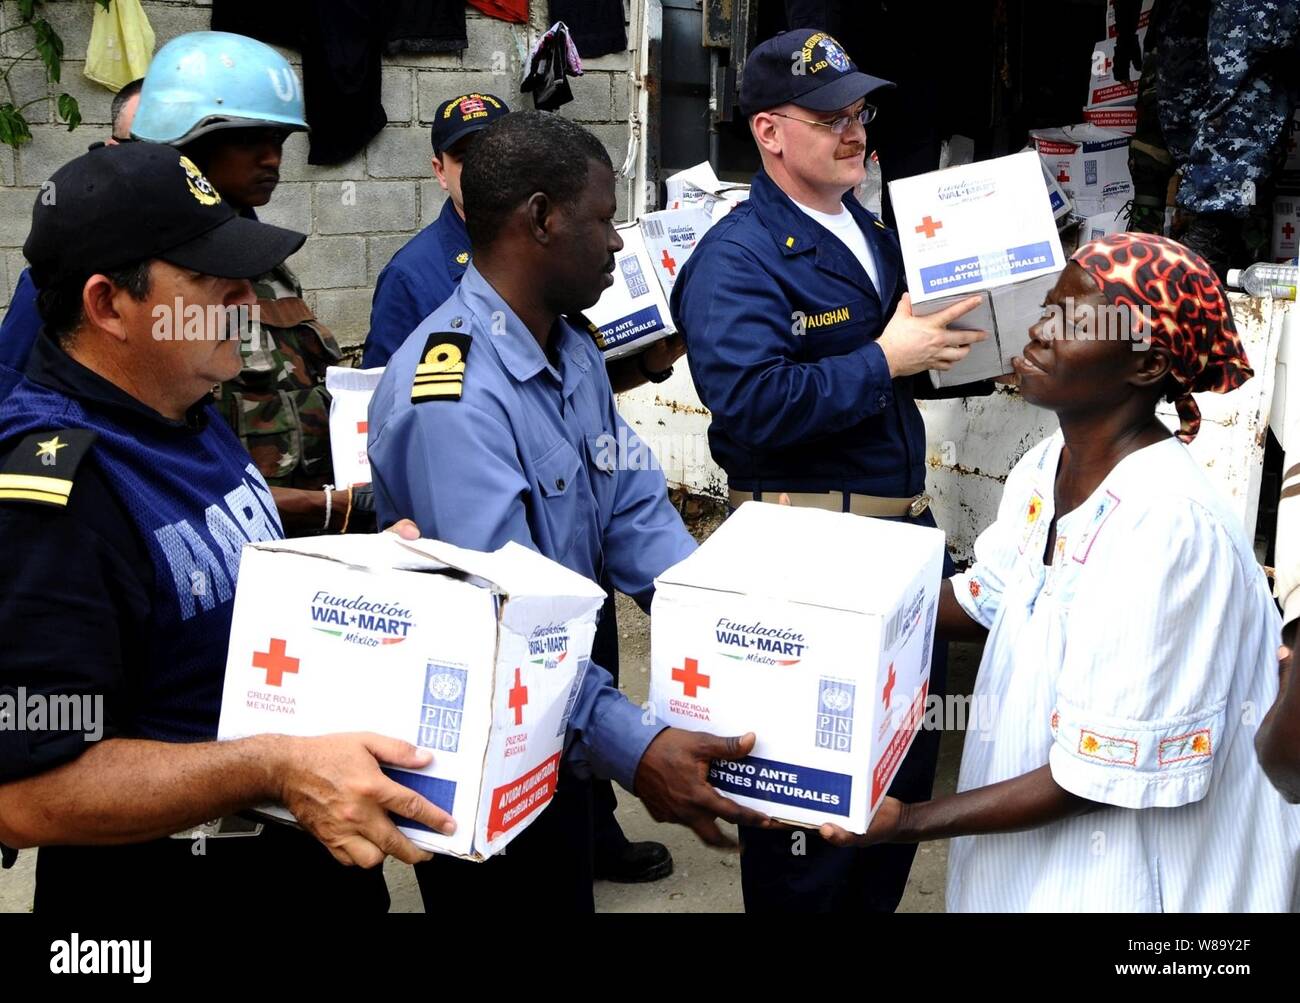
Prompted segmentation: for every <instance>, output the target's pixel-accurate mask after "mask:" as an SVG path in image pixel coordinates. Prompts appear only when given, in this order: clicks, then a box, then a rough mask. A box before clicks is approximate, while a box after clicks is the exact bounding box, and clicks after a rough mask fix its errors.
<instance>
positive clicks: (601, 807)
mask: <svg viewBox="0 0 1300 1003" xmlns="http://www.w3.org/2000/svg"><path fill="white" fill-rule="evenodd" d="M600 586H601V588H603V589H604V590H605V593H606V597H605V605H604V606H603V607H601V610H600V620H599V621H597V623H596V637H595V639H594V640H593V641H592V642H591V660H592V661H593V662H595V663H596V664H597V665H599V666H600V667H601V668H602V669H605V670H606V671H607V672H609V674H610V675H611V676H613V677H614V685H615V686H617V685H618V620H617V619H616V617H615V612H614V590H613V587H612V586H611V585H610V584H609V581H608V579H605V578H602V579H601V582H600ZM591 796H592V824H593V825H594V826H595V840H596V843H595V850H596V852H597V853H603V854H607V855H612V854H615V853H618V852H619V851H620V850H621V849H622V848H623V846H624V844H626V843H627V837H626V836H624V835H623V830H622V828H621V827H620V826H619V824H618V819H616V818H615V817H614V809H615V808H617V807H618V801H617V800H616V799H615V797H614V784H613V782H611V781H609V780H605V779H603V778H600V777H597V778H595V779H593V780H592V781H591Z"/></svg>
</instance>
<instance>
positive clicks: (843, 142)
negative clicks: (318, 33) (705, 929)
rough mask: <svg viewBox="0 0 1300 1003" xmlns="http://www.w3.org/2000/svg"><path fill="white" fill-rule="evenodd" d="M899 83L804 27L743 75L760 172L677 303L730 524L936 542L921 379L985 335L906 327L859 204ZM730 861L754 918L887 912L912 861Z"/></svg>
mask: <svg viewBox="0 0 1300 1003" xmlns="http://www.w3.org/2000/svg"><path fill="white" fill-rule="evenodd" d="M892 86H893V84H891V83H889V82H888V81H886V80H881V79H879V78H877V77H873V76H870V75H868V74H866V73H863V72H862V71H861V70H859V69H858V67H857V66H856V65H855V64H854V62H853V60H852V59H851V58H850V57H849V54H848V53H847V52H845V51H844V49H843V47H842V46H841V45H840V44H839V43H838V42H837V41H836V40H835V39H834V38H832V37H831V36H830V35H828V34H827V33H826V32H824V31H815V30H811V29H806V28H805V29H800V30H798V31H789V32H785V33H783V34H781V35H778V36H776V37H775V38H770V39H768V40H767V41H765V42H763V43H761V44H760V45H758V46H756V47H755V48H754V50H753V51H752V52H751V53H750V56H749V59H748V60H747V61H746V63H745V67H744V73H743V76H742V77H741V83H740V107H741V110H742V111H743V112H744V114H745V115H746V116H747V117H748V119H749V127H750V131H751V133H752V134H753V137H754V142H755V143H757V144H758V150H759V155H760V157H761V159H762V164H763V166H762V170H760V171H759V172H758V173H757V174H756V175H755V176H754V181H753V187H752V189H751V192H750V197H749V200H748V201H746V202H744V203H742V204H741V205H740V206H739V207H738V208H736V209H734V210H732V211H731V213H729V214H728V215H727V216H725V217H724V218H723V219H722V220H721V221H719V222H718V223H717V224H716V225H715V226H714V227H713V228H712V229H711V230H709V232H708V233H707V234H705V236H704V238H703V239H702V240H701V241H700V243H699V246H698V247H697V248H696V250H695V253H694V254H692V255H691V257H690V260H689V261H687V263H686V265H685V267H684V268H683V269H682V273H681V275H680V276H679V277H678V279H677V283H676V285H675V286H674V287H673V294H672V304H671V305H672V313H673V319H674V321H675V322H676V325H677V330H678V331H680V332H682V333H683V334H684V335H685V338H686V351H687V356H688V358H689V359H690V360H691V376H692V378H693V379H694V381H695V388H696V390H697V391H698V393H699V395H700V400H701V401H703V402H704V404H705V406H707V407H708V409H709V411H710V413H711V415H712V423H711V425H710V427H709V447H710V449H711V450H712V453H713V458H714V459H715V460H716V461H717V463H718V465H719V466H721V467H722V469H723V470H725V471H726V473H727V479H728V482H729V487H730V501H731V505H732V506H733V507H734V506H737V505H740V504H741V503H743V502H744V501H746V500H747V499H751V498H754V499H760V500H763V501H777V500H778V499H779V498H780V496H781V495H782V494H787V495H789V498H790V502H791V504H794V505H803V506H812V507H816V508H823V509H830V510H832V511H835V512H854V513H857V514H859V515H864V516H874V517H877V518H885V519H897V520H900V521H905V522H913V523H917V524H920V525H925V526H933V525H935V522H934V517H933V516H932V515H931V513H930V512H929V511H928V502H929V499H928V497H927V496H926V494H925V427H924V426H923V425H922V423H921V414H920V412H919V411H918V410H917V407H916V403H915V400H914V397H915V396H917V395H919V394H927V395H933V391H932V390H931V384H930V380H929V378H928V376H927V375H926V370H929V369H949V368H951V367H952V366H953V364H955V363H956V362H958V361H960V360H961V359H962V358H964V357H965V356H966V354H967V353H968V352H969V351H970V348H969V345H970V343H971V342H972V341H976V340H982V339H983V338H984V337H986V335H985V334H983V333H982V332H971V331H956V330H951V331H950V330H948V329H947V326H946V325H947V324H949V323H950V322H952V321H953V320H955V319H956V318H957V317H960V316H961V315H962V314H964V313H966V312H968V311H969V310H971V309H973V308H974V307H975V306H976V305H977V304H978V302H979V299H978V297H972V298H970V299H968V300H965V301H963V302H961V303H958V304H956V305H955V306H953V307H951V308H949V309H948V310H947V311H944V312H942V313H938V314H935V315H933V316H931V317H914V316H912V311H911V307H910V301H909V299H908V296H907V293H906V292H905V285H904V276H903V267H902V255H901V253H900V251H899V245H898V237H897V235H896V234H895V233H894V232H893V231H891V230H889V229H888V228H886V227H885V225H884V224H883V223H881V222H880V220H879V219H877V218H876V216H874V215H873V214H872V213H870V212H868V211H867V210H866V209H864V208H863V207H862V206H861V205H859V204H858V202H857V200H856V199H855V198H854V197H853V194H852V192H853V188H854V187H855V186H856V185H857V184H858V183H859V182H860V181H862V180H863V178H864V177H865V164H864V158H865V156H866V153H867V150H868V145H867V126H868V124H869V123H870V122H871V120H872V118H873V117H874V116H875V114H876V106H875V105H874V104H873V103H872V101H873V100H874V98H875V95H876V94H877V93H879V92H881V91H883V90H886V89H887V88H890V87H892ZM988 389H989V387H988V386H987V385H985V386H982V387H981V391H982V392H988ZM870 573H871V569H870V568H864V569H863V574H864V575H867V574H870ZM952 573H953V569H952V567H951V562H948V567H947V568H946V570H945V574H952ZM946 651H947V646H946V644H940V645H939V646H938V647H937V648H936V650H935V652H934V659H933V664H932V669H931V684H930V685H931V692H935V693H939V694H942V693H943V692H944V681H945V676H946V667H947V666H946ZM808 726H809V728H811V727H812V722H811V721H810V722H809V725H808ZM938 746H939V733H938V732H937V731H932V732H928V733H924V732H923V733H921V734H920V735H918V736H917V738H916V740H915V742H914V744H913V746H912V749H911V751H910V752H909V753H908V755H907V757H906V759H905V760H904V761H903V764H902V766H901V767H900V769H899V773H898V775H897V779H896V780H895V782H894V784H893V786H892V787H891V788H890V791H889V793H890V794H891V795H893V796H894V797H896V798H899V799H901V800H903V801H916V800H925V799H927V798H928V797H929V796H930V785H931V782H932V780H933V778H934V768H935V761H936V758H937V755H938ZM741 845H742V851H741V878H742V887H743V890H744V896H745V908H746V909H747V910H748V911H751V912H784V911H796V912H813V911H825V912H854V911H892V910H893V909H895V908H896V907H897V905H898V901H899V899H900V898H901V896H902V894H903V888H904V886H905V885H906V882H907V874H908V871H909V869H910V868H911V864H912V857H913V854H914V853H915V847H914V846H905V845H885V846H875V847H871V848H869V849H840V848H836V847H832V846H830V845H829V844H827V843H825V842H823V841H822V840H821V839H820V837H818V836H816V835H814V834H804V833H788V832H780V831H774V830H758V829H752V830H751V829H745V828H744V827H742V830H741Z"/></svg>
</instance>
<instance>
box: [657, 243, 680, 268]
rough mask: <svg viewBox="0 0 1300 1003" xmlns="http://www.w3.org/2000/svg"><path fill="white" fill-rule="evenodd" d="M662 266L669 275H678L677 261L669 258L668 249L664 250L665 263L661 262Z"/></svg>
mask: <svg viewBox="0 0 1300 1003" xmlns="http://www.w3.org/2000/svg"><path fill="white" fill-rule="evenodd" d="M660 264H662V265H663V266H664V271H666V272H667V273H668V274H669V275H676V274H677V259H676V258H673V257H670V256H669V254H668V248H666V247H665V248H664V257H663V261H661V262H660Z"/></svg>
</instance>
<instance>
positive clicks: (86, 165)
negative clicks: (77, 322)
mask: <svg viewBox="0 0 1300 1003" xmlns="http://www.w3.org/2000/svg"><path fill="white" fill-rule="evenodd" d="M306 239H307V238H306V236H305V235H304V234H301V233H297V232H296V231H294V230H286V229H283V228H282V227H278V226H271V225H270V224H268V223H262V222H259V221H258V220H255V219H248V218H245V217H243V216H241V215H239V213H237V212H236V211H235V210H234V208H233V207H232V206H231V205H230V203H228V202H226V201H225V200H224V199H222V197H221V194H220V192H218V191H217V190H216V188H214V187H213V185H212V182H210V181H209V180H208V179H207V178H206V177H204V176H203V172H202V171H200V170H199V169H198V167H197V166H196V165H195V164H194V162H193V161H192V160H190V159H189V158H188V157H185V156H182V155H181V154H180V153H179V152H178V151H177V150H176V149H175V148H174V147H171V146H164V145H162V144H160V143H124V144H122V145H120V146H105V147H102V148H100V149H98V150H91V151H90V152H89V153H84V154H82V155H81V156H79V157H77V158H76V159H75V160H71V161H69V162H68V163H66V164H64V165H63V166H62V167H60V168H59V169H58V170H57V171H55V172H54V174H53V175H51V177H50V179H49V181H47V182H46V183H45V185H44V186H42V188H41V191H40V192H39V193H38V194H37V197H36V205H35V206H34V207H33V209H32V229H31V233H30V234H29V235H28V237H27V243H26V244H24V245H23V254H24V255H26V257H27V260H28V261H29V262H31V266H32V281H33V282H35V284H36V287H37V288H38V289H43V288H45V287H47V286H49V285H51V284H53V283H55V282H58V281H59V280H61V279H76V278H79V277H83V276H84V277H87V278H88V277H89V276H91V275H94V274H95V273H97V272H106V271H111V270H113V269H117V268H124V267H126V266H128V265H133V264H135V263H137V262H140V261H146V260H148V259H150V258H159V259H161V260H163V261H167V262H170V263H171V264H173V265H176V266H177V267H180V268H186V269H189V270H191V271H195V272H200V273H202V274H204V275H215V276H219V277H221V278H229V279H249V278H256V277H257V276H259V275H264V274H266V273H267V272H269V271H270V270H271V269H272V268H274V267H275V266H276V265H278V264H280V263H281V262H282V261H284V259H285V258H287V257H288V256H289V255H291V254H292V253H293V252H294V251H296V250H298V248H299V247H301V246H302V244H303V241H304V240H306Z"/></svg>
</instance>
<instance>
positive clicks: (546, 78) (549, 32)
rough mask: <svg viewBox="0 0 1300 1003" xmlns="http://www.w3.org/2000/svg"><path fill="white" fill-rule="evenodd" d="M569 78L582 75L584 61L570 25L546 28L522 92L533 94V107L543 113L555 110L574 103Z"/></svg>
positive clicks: (561, 23) (525, 78)
mask: <svg viewBox="0 0 1300 1003" xmlns="http://www.w3.org/2000/svg"><path fill="white" fill-rule="evenodd" d="M569 76H575V77H580V76H582V59H581V57H580V56H579V55H578V50H577V47H575V46H574V44H573V39H571V38H570V37H569V26H568V25H567V24H565V23H564V22H563V21H557V22H556V23H555V24H553V25H551V26H550V27H549V28H547V29H546V34H544V35H543V36H542V37H541V38H540V39H538V41H537V44H536V45H535V46H533V51H532V52H531V53H530V54H529V56H528V74H527V76H525V77H524V82H523V83H522V84H520V86H519V89H520V90H521V91H523V92H524V93H525V94H527V93H529V92H531V93H532V95H533V106H534V107H535V108H537V109H538V110H540V111H555V109H556V108H559V107H560V106H561V105H564V104H568V103H569V102H570V101H572V100H573V90H572V88H570V87H569V81H568V80H567V79H566V78H567V77H569Z"/></svg>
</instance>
